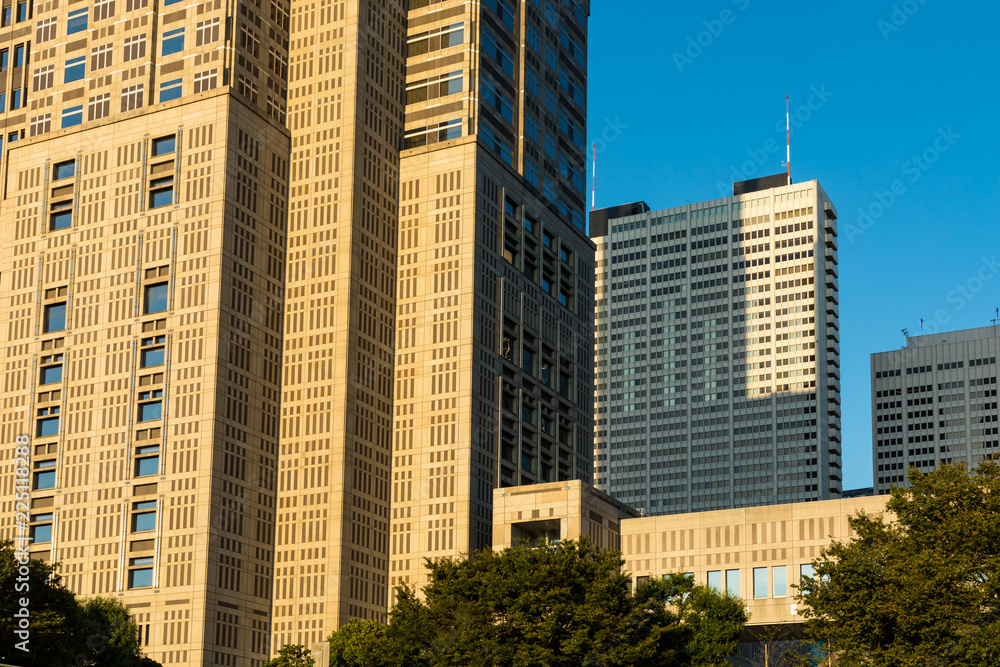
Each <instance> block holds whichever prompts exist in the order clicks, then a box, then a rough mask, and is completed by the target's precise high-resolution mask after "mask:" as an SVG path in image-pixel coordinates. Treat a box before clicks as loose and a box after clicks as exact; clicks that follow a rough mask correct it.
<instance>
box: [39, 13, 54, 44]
mask: <svg viewBox="0 0 1000 667" xmlns="http://www.w3.org/2000/svg"><path fill="white" fill-rule="evenodd" d="M55 38H56V18H55V17H54V16H53V17H51V18H47V19H42V20H41V21H39V22H38V25H37V26H36V27H35V43H36V44H44V43H45V42H51V41H52V40H53V39H55Z"/></svg>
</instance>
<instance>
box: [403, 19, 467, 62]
mask: <svg viewBox="0 0 1000 667" xmlns="http://www.w3.org/2000/svg"><path fill="white" fill-rule="evenodd" d="M464 42H465V24H464V23H453V24H451V25H447V26H444V27H442V28H437V29H436V30H431V31H428V32H421V33H417V34H416V35H413V37H411V38H410V39H409V41H408V42H407V45H406V55H407V56H410V57H412V56H420V55H423V54H425V53H431V52H433V51H439V50H441V49H447V48H450V47H452V46H458V45H459V44H462V43H464Z"/></svg>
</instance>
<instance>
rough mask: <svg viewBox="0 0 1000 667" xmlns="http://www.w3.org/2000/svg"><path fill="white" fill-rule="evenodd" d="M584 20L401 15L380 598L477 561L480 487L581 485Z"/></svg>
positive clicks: (588, 421) (553, 13)
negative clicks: (383, 588)
mask: <svg viewBox="0 0 1000 667" xmlns="http://www.w3.org/2000/svg"><path fill="white" fill-rule="evenodd" d="M588 15H589V5H588V3H587V2H575V1H574V0H530V1H529V0H521V1H519V2H514V1H512V0H489V1H488V2H485V1H484V2H463V1H462V0H439V1H437V2H432V1H428V0H421V1H419V2H411V3H410V5H409V15H408V28H407V30H408V36H407V56H408V57H407V65H406V101H407V105H406V130H405V134H406V136H405V143H404V150H403V152H402V157H401V165H400V171H401V175H400V182H401V191H400V209H399V211H400V212H399V263H398V291H397V314H396V317H397V321H396V359H395V362H396V366H395V407H394V415H393V429H394V435H393V437H394V442H393V461H392V500H391V502H392V515H391V519H390V524H391V537H390V556H389V564H390V570H389V583H390V586H392V585H395V584H398V583H409V584H410V585H416V586H420V585H422V584H423V583H425V582H426V569H425V568H424V558H425V557H430V558H439V557H445V556H454V555H458V554H460V553H461V552H463V551H466V550H469V549H477V548H482V547H488V546H490V545H491V543H492V522H493V513H492V497H493V489H494V488H496V487H498V486H510V485H515V484H530V483H534V482H542V481H560V480H569V479H589V478H590V476H591V474H592V467H591V456H592V452H593V407H592V406H593V375H592V362H591V358H592V356H593V326H594V325H593V316H592V312H593V270H594V246H593V244H592V243H591V241H590V240H589V239H588V238H587V236H586V234H585V223H584V217H583V213H584V208H585V195H584V190H585V185H584V172H585V167H584V163H585V155H586V146H585V139H584V136H585V104H586V49H587V43H586V40H587V17H588Z"/></svg>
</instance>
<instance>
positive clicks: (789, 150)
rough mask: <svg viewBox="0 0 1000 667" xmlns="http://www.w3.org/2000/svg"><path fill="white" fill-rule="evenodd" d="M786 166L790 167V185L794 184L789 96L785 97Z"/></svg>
mask: <svg viewBox="0 0 1000 667" xmlns="http://www.w3.org/2000/svg"><path fill="white" fill-rule="evenodd" d="M785 166H786V167H788V184H789V185H791V184H792V123H791V116H790V115H789V113H788V95H785Z"/></svg>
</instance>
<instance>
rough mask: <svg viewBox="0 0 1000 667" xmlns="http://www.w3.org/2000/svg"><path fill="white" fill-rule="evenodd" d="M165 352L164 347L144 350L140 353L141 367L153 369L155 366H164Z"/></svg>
mask: <svg viewBox="0 0 1000 667" xmlns="http://www.w3.org/2000/svg"><path fill="white" fill-rule="evenodd" d="M163 352H164V348H162V347H154V348H150V349H148V350H143V351H142V352H141V353H140V357H141V367H142V368H151V367H153V366H162V365H163Z"/></svg>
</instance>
